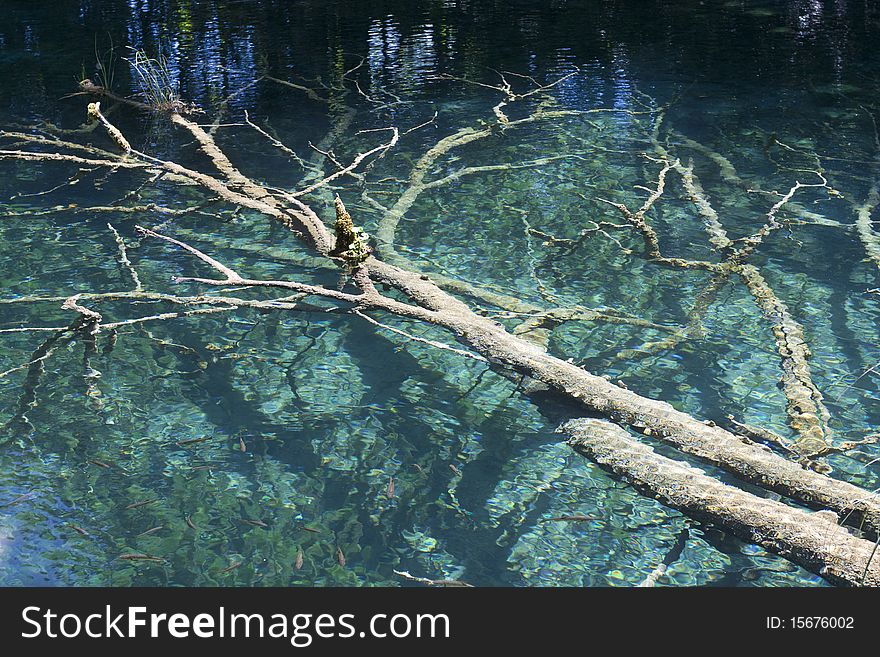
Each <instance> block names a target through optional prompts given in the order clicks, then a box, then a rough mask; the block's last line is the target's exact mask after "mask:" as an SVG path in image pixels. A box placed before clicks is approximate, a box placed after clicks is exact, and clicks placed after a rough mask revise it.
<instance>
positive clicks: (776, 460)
mask: <svg viewBox="0 0 880 657" xmlns="http://www.w3.org/2000/svg"><path fill="white" fill-rule="evenodd" d="M367 265H368V267H369V271H370V275H371V276H372V277H375V278H376V279H378V280H380V281H382V282H386V283H388V284H390V285H393V286H394V287H398V288H399V289H401V290H402V291H404V292H406V293H407V294H408V295H410V297H411V298H415V299H417V300H419V301H420V302H422V303H424V304H426V305H429V307H430V308H431V309H432V310H434V311H435V316H434V318H433V319H432V323H434V324H437V325H439V326H443V327H444V328H447V329H449V330H451V331H453V332H454V333H455V334H457V335H458V336H459V337H460V338H461V339H462V340H463V341H464V342H465V343H467V344H469V345H470V346H471V347H472V348H473V349H475V350H476V351H477V352H478V353H479V354H480V355H481V356H483V357H484V358H486V359H487V360H489V361H490V362H492V363H496V364H500V365H503V366H506V367H509V368H511V369H513V370H515V371H517V372H519V373H522V374H526V375H528V376H531V377H532V378H534V379H537V380H538V381H541V382H542V383H544V384H546V385H547V386H549V387H550V388H552V389H554V390H556V391H558V392H560V393H562V394H564V395H566V396H569V397H571V398H573V399H575V400H577V401H578V402H580V403H581V404H582V405H583V406H585V407H586V408H587V409H589V410H591V411H593V412H595V413H598V414H600V415H603V416H605V417H607V418H609V419H611V420H613V421H615V422H618V423H620V424H625V425H628V426H632V427H635V428H637V429H640V430H643V431H645V433H650V435H652V436H656V437H657V438H658V439H660V440H663V441H665V442H667V443H670V444H671V445H674V446H675V447H677V448H678V449H680V450H682V451H683V452H686V453H688V454H692V455H694V456H697V457H699V458H701V459H704V460H706V461H708V462H709V463H712V464H713V465H716V466H718V467H720V468H722V469H724V470H727V471H728V472H731V473H733V474H735V475H736V476H737V477H739V478H741V479H743V480H744V481H748V482H750V483H753V484H757V485H758V486H761V487H763V488H767V489H768V490H772V491H775V492H777V493H779V494H780V495H784V496H786V497H791V498H793V499H795V500H798V501H799V502H802V503H804V504H806V505H808V506H811V507H815V508H818V509H822V508H825V509H832V510H833V511H835V512H838V513H840V514H841V515H842V516H843V518H844V519H845V520H846V522H848V523H851V524H855V525H858V526H861V527H862V528H867V529H869V530H870V531H871V532H872V533H875V534H876V533H880V496H878V495H877V494H875V493H872V492H870V491H867V490H865V489H863V488H860V487H858V486H854V485H853V484H849V483H847V482H844V481H840V480H837V479H832V478H831V477H828V476H826V475H824V474H820V473H818V472H814V471H812V470H806V469H804V468H803V467H801V466H800V465H799V464H797V463H795V462H794V461H791V460H789V459H786V458H784V457H781V456H779V455H777V454H774V453H773V452H771V451H769V450H768V449H765V448H763V447H762V446H759V445H757V444H755V443H753V442H751V441H749V440H748V439H745V438H743V437H741V436H737V435H735V434H733V433H730V432H729V431H726V430H724V429H722V428H721V427H718V426H715V424H714V423H711V422H709V423H707V422H702V421H700V420H698V419H696V418H694V417H692V416H690V415H688V414H687V413H682V412H681V411H677V410H675V409H674V408H673V407H672V406H671V405H670V404H668V403H666V402H662V401H657V400H654V399H649V398H647V397H642V396H641V395H638V394H636V393H635V392H632V391H631V390H626V389H624V388H620V387H619V386H617V385H615V384H613V383H611V382H610V381H608V380H606V379H604V378H602V377H600V376H596V375H595V374H591V373H589V372H587V371H585V370H584V369H582V368H580V367H578V366H576V365H573V364H571V363H568V362H566V361H563V360H561V359H559V358H556V357H554V356H551V355H549V354H548V353H546V352H545V351H544V350H542V349H541V348H540V347H538V346H536V345H534V344H532V343H530V342H528V341H526V340H523V339H521V338H519V337H517V336H515V335H511V334H510V333H508V332H507V331H505V330H504V328H503V327H502V326H501V325H499V324H497V323H495V322H492V321H491V320H487V319H486V318H484V317H480V316H478V315H476V314H474V313H473V312H471V311H470V310H469V309H467V307H466V306H465V305H464V304H463V303H461V302H460V301H457V300H455V299H452V298H451V297H449V296H448V295H447V294H445V293H444V292H443V291H441V290H439V289H438V288H436V287H435V286H433V285H431V284H430V282H428V281H425V280H424V278H423V277H421V276H419V275H417V274H413V273H411V272H405V271H403V270H400V269H397V268H396V267H393V266H392V265H387V264H385V263H381V262H379V261H377V260H374V259H371V260H369V261H367Z"/></svg>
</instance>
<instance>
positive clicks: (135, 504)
mask: <svg viewBox="0 0 880 657" xmlns="http://www.w3.org/2000/svg"><path fill="white" fill-rule="evenodd" d="M158 501H159V498H158V497H155V498H153V499H152V500H141V501H140V502H132V503H131V504H129V505H128V506H127V507H125V510H126V511H127V510H128V509H136V508H138V507H139V506H147V504H153V503H155V502H158Z"/></svg>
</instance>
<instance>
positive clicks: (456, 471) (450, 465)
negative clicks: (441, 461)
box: [449, 463, 461, 477]
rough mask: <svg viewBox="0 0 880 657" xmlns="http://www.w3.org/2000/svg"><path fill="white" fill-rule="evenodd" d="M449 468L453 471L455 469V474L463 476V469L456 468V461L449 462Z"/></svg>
mask: <svg viewBox="0 0 880 657" xmlns="http://www.w3.org/2000/svg"><path fill="white" fill-rule="evenodd" d="M449 469H450V470H452V471H453V472H454V473H455V474H457V475H458V476H459V477H460V476H461V470H459V469H458V468H456V467H455V464H454V463H450V464H449Z"/></svg>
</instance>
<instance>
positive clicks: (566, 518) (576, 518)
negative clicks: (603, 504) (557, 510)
mask: <svg viewBox="0 0 880 657" xmlns="http://www.w3.org/2000/svg"><path fill="white" fill-rule="evenodd" d="M554 520H559V521H566V522H586V521H587V520H598V518H596V517H594V516H585V515H583V514H580V513H577V514H575V515H573V516H557V517H555V518H544V519H543V520H542V521H541V522H553V521H554Z"/></svg>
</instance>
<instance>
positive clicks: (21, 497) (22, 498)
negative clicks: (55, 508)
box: [0, 491, 35, 509]
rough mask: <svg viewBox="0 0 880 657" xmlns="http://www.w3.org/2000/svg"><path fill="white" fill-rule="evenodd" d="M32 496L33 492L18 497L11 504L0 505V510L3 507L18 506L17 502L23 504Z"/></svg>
mask: <svg viewBox="0 0 880 657" xmlns="http://www.w3.org/2000/svg"><path fill="white" fill-rule="evenodd" d="M34 495H35V493H34V492H33V491H31V492H30V493H25V494H24V495H19V496H18V497H16V498H15V499H14V500H12V501H11V502H7V503H6V504H0V509H2V508H3V507H7V506H13V505H15V504H18V503H19V502H24V501H25V500H29V499H30V498H32V497H33V496H34Z"/></svg>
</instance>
